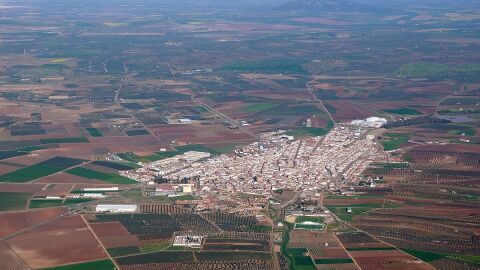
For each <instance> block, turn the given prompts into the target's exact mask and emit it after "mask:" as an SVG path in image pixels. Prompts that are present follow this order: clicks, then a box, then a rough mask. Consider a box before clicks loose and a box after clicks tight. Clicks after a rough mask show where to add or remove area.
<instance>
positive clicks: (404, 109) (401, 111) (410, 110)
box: [383, 108, 422, 115]
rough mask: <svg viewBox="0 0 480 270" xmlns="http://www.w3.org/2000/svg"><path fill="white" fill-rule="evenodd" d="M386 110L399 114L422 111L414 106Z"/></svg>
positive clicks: (415, 113)
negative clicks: (413, 107)
mask: <svg viewBox="0 0 480 270" xmlns="http://www.w3.org/2000/svg"><path fill="white" fill-rule="evenodd" d="M383 111H384V112H387V113H391V114H398V115H421V114H422V113H421V112H419V111H417V110H415V109H412V108H398V109H386V110H383Z"/></svg>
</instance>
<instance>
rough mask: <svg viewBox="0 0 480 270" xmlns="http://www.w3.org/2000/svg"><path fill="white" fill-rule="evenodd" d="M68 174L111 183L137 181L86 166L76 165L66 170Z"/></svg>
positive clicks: (132, 182) (131, 182)
mask: <svg viewBox="0 0 480 270" xmlns="http://www.w3.org/2000/svg"><path fill="white" fill-rule="evenodd" d="M66 173H68V174H72V175H76V176H80V177H83V178H87V179H96V180H101V181H105V182H109V183H112V184H135V183H137V181H135V180H132V179H129V178H126V177H123V176H120V175H118V174H115V173H103V172H99V171H95V170H91V169H87V168H82V167H76V168H73V169H71V170H68V171H66Z"/></svg>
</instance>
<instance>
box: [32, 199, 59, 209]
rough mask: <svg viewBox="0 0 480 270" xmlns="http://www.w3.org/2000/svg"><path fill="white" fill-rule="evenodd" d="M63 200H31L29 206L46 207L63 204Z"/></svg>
mask: <svg viewBox="0 0 480 270" xmlns="http://www.w3.org/2000/svg"><path fill="white" fill-rule="evenodd" d="M62 205H63V203H62V200H30V205H29V206H28V207H29V208H46V207H57V206H62Z"/></svg>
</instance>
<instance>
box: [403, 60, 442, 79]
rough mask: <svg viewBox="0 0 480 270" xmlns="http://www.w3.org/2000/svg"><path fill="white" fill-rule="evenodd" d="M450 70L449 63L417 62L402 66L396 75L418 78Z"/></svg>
mask: <svg viewBox="0 0 480 270" xmlns="http://www.w3.org/2000/svg"><path fill="white" fill-rule="evenodd" d="M447 70H448V65H443V64H435V63H416V64H406V65H403V66H401V67H400V68H399V69H397V70H396V71H395V72H394V76H396V77H407V78H418V77H427V78H429V77H434V76H438V75H440V74H441V73H442V72H446V71H447Z"/></svg>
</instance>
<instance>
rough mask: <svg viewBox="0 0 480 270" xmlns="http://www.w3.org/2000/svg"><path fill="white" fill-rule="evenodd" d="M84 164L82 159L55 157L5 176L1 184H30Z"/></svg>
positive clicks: (1, 179) (2, 177)
mask: <svg viewBox="0 0 480 270" xmlns="http://www.w3.org/2000/svg"><path fill="white" fill-rule="evenodd" d="M82 162H84V160H81V159H74V158H66V157H54V158H51V159H47V160H45V161H42V162H40V163H37V164H34V165H31V166H28V167H25V168H22V169H19V170H16V171H13V172H10V173H7V174H4V175H2V176H0V182H19V183H23V182H29V181H32V180H35V179H38V178H42V177H45V176H48V175H51V174H54V173H57V172H61V171H63V170H65V169H67V168H69V167H72V166H75V165H78V164H80V163H82Z"/></svg>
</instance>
